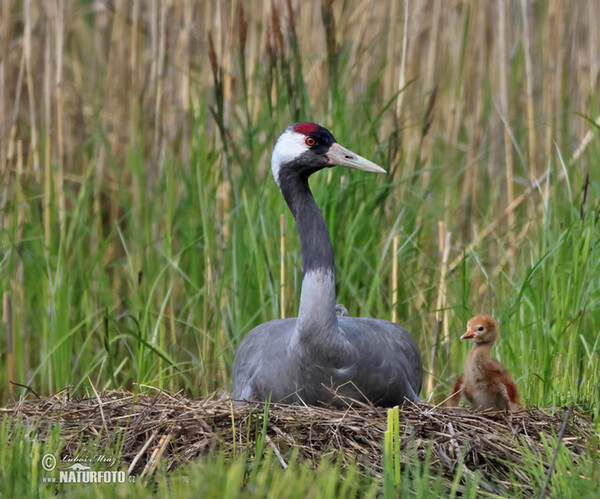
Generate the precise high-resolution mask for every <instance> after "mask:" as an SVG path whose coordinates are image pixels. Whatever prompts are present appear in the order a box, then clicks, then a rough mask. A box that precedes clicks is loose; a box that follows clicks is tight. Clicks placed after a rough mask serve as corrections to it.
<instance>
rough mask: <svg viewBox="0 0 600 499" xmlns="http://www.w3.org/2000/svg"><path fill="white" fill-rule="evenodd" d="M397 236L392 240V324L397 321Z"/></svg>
mask: <svg viewBox="0 0 600 499" xmlns="http://www.w3.org/2000/svg"><path fill="white" fill-rule="evenodd" d="M399 239H400V238H399V236H398V234H395V235H394V237H393V238H392V322H397V321H398V241H399Z"/></svg>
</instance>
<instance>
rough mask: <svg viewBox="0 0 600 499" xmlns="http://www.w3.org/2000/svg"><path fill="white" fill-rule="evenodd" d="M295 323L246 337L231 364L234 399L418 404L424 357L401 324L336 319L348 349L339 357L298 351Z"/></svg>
mask: <svg viewBox="0 0 600 499" xmlns="http://www.w3.org/2000/svg"><path fill="white" fill-rule="evenodd" d="M297 320H298V319H296V318H292V319H279V320H274V321H269V322H266V323H264V324H261V325H260V326H257V327H256V328H254V329H253V330H252V331H250V332H249V333H248V334H247V335H246V336H245V338H244V339H243V340H242V342H241V344H240V346H239V349H238V353H237V355H236V356H235V360H234V364H233V395H234V398H236V399H239V400H267V399H268V398H269V397H271V400H276V401H281V402H295V401H298V400H300V399H301V400H302V401H304V402H305V403H307V404H319V405H325V404H331V405H334V406H341V405H343V404H344V402H343V401H342V400H341V399H339V398H337V397H335V396H334V393H337V394H339V395H342V396H343V397H351V398H353V399H357V400H364V397H367V398H368V399H369V401H370V402H372V403H374V404H377V405H382V406H388V407H389V406H393V405H396V404H401V403H402V402H404V399H405V398H407V399H408V400H412V401H417V400H419V397H418V393H419V390H420V388H421V372H422V364H421V354H420V353H419V348H418V347H417V344H416V342H415V340H414V339H413V337H412V336H411V335H410V334H409V333H408V332H407V331H406V330H405V329H403V328H402V327H401V326H399V325H398V324H395V323H393V322H389V321H385V320H381V319H367V318H358V317H338V318H337V321H338V328H339V342H340V343H344V344H345V345H344V346H345V348H342V349H341V352H342V354H341V355H336V351H338V350H337V349H336V348H335V346H334V345H332V346H323V347H322V348H319V347H316V348H305V349H299V348H297V344H296V343H295V341H294V331H295V329H296V322H297ZM332 347H333V348H332ZM374 347H376V348H374Z"/></svg>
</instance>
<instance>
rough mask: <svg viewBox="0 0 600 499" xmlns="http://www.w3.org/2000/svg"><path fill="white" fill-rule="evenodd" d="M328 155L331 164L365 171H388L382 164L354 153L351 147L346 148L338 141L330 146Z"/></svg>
mask: <svg viewBox="0 0 600 499" xmlns="http://www.w3.org/2000/svg"><path fill="white" fill-rule="evenodd" d="M327 157H328V158H329V161H328V162H327V164H328V165H329V166H335V165H338V166H347V167H348V168H354V169H356V170H362V171H363V172H372V173H386V171H385V170H384V169H383V168H381V166H378V165H376V164H375V163H373V162H372V161H369V160H368V159H366V158H363V157H362V156H359V155H358V154H355V153H353V152H352V151H351V150H350V149H346V148H345V147H343V146H341V145H339V144H338V143H337V142H334V143H333V145H332V146H331V147H330V148H329V151H327Z"/></svg>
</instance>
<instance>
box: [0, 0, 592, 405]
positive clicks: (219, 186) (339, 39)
mask: <svg viewBox="0 0 600 499" xmlns="http://www.w3.org/2000/svg"><path fill="white" fill-rule="evenodd" d="M0 16H1V22H0V30H1V31H0V165H1V171H2V180H1V182H2V187H1V189H0V217H1V218H2V232H1V234H0V292H1V293H2V297H3V314H2V318H3V319H2V321H3V322H2V329H1V330H2V334H1V336H0V401H2V402H3V403H5V402H7V401H8V400H9V399H11V398H14V397H18V396H19V395H20V394H22V393H24V392H25V391H26V390H27V388H25V387H23V386H20V385H27V386H28V387H30V388H31V389H33V390H34V391H35V392H36V393H39V394H40V395H41V394H44V395H48V394H51V393H54V392H56V391H58V390H62V389H63V388H65V387H70V388H71V390H73V391H75V392H80V391H85V390H84V389H86V388H87V387H90V386H91V385H93V386H94V387H95V388H96V389H98V390H104V389H109V388H114V387H125V388H128V389H133V390H136V389H139V387H140V385H144V384H150V385H154V386H159V387H162V388H165V389H169V390H174V391H177V390H180V389H183V390H184V391H185V393H186V394H189V395H191V396H196V397H198V396H202V395H205V394H207V393H209V392H211V391H214V390H217V389H219V390H228V389H229V388H228V387H229V382H230V369H231V363H232V360H233V354H234V352H235V349H236V347H237V345H238V344H239V341H240V340H241V338H242V337H243V335H244V334H245V333H246V332H247V331H249V330H250V329H251V328H252V327H254V326H255V325H257V324H259V323H261V322H264V321H267V320H270V319H275V318H278V317H281V316H293V315H295V313H296V311H297V305H298V299H299V290H300V281H301V271H300V247H299V242H298V239H297V235H296V228H295V225H294V220H293V218H292V217H291V215H290V214H289V212H288V210H287V207H286V206H285V203H284V201H283V199H282V197H281V195H280V193H279V192H278V190H277V186H276V185H275V183H274V182H273V181H272V179H271V177H270V153H271V149H272V146H273V144H274V142H275V140H276V138H277V136H278V134H279V133H280V132H281V131H282V130H283V129H284V128H285V126H287V125H288V124H290V123H293V122H296V121H315V122H317V123H320V124H322V125H324V126H326V127H327V128H329V129H330V130H331V131H332V132H333V134H334V135H335V137H336V139H337V140H338V141H339V142H340V143H341V144H343V145H345V146H346V147H348V148H350V149H352V150H353V151H355V152H357V153H358V154H361V155H363V156H366V157H368V158H370V159H372V160H373V161H375V162H377V163H378V164H380V165H382V166H383V167H384V168H385V169H386V170H387V171H388V175H387V176H385V177H383V176H375V175H366V174H364V173H360V172H351V171H338V169H332V170H327V171H326V172H321V173H319V174H318V175H315V176H314V177H313V178H312V179H311V187H312V188H313V191H314V193H315V197H316V199H317V202H318V204H319V205H320V207H321V209H322V211H323V214H324V216H325V219H326V221H327V223H328V226H329V230H330V232H331V236H332V242H333V247H334V252H335V258H336V268H337V276H336V281H337V288H338V302H339V303H343V304H344V305H345V306H346V307H347V308H348V310H349V312H350V315H362V316H376V317H380V318H386V319H393V320H396V321H398V322H399V323H401V324H403V325H404V326H405V327H406V328H407V329H408V330H409V331H411V333H412V334H413V335H414V336H415V338H417V340H418V342H419V345H420V346H421V349H422V352H423V359H424V365H425V367H426V373H425V381H424V387H423V391H422V396H423V397H424V398H427V397H429V396H432V398H431V400H432V401H436V402H440V401H442V400H443V399H444V398H445V396H447V394H448V390H449V389H450V388H451V386H452V384H453V382H454V380H455V378H456V376H457V374H458V373H459V372H460V370H461V368H462V362H463V360H464V356H465V354H466V352H467V350H468V345H463V344H460V342H459V340H458V334H460V333H462V332H463V329H464V327H465V324H466V320H467V319H468V318H470V317H471V316H472V315H475V314H478V313H488V314H492V315H494V316H495V317H496V318H497V319H498V321H499V323H500V330H501V337H500V341H499V342H498V346H497V349H496V351H495V355H496V356H497V357H498V358H499V359H500V360H501V361H502V362H503V363H504V364H505V365H506V366H507V367H508V369H509V371H510V372H511V373H512V375H513V377H514V378H515V379H516V380H517V384H518V386H519V389H520V390H521V392H522V398H523V399H524V402H525V403H526V404H531V405H550V404H561V403H565V401H567V400H571V399H576V400H577V401H579V402H581V403H583V404H589V405H592V404H593V402H594V401H599V400H600V382H599V378H598V372H600V369H599V367H600V366H599V365H598V363H599V362H598V353H599V350H600V272H599V268H598V267H599V265H600V242H599V241H600V238H599V236H600V234H599V229H598V223H597V222H598V217H599V215H600V209H599V202H598V199H599V194H600V188H599V185H598V176H599V173H600V170H599V167H598V164H599V162H600V149H599V145H598V133H599V132H598V129H599V126H598V124H599V123H600V118H599V117H600V112H599V111H600V109H599V102H598V95H600V93H599V85H598V76H599V68H600V51H599V47H600V34H599V27H598V26H599V23H598V19H600V4H599V3H598V2H596V1H594V0H580V1H568V2H567V1H563V0H549V1H531V0H498V1H490V2H480V1H477V0H449V1H442V0H426V1H425V0H424V1H414V0H405V1H402V0H385V1H379V2H370V1H359V0H348V1H341V0H338V1H331V0H323V1H316V0H315V1H302V2H300V1H298V0H278V1H264V2H263V1H257V0H250V1H244V2H239V1H222V2H221V1H208V0H207V1H199V2H195V1H190V0H164V1H159V0H154V1H140V0H134V1H116V2H112V1H83V0H81V1H79V0H71V1H68V0H64V1H63V0H51V1H47V2H39V1H32V0H25V1H22V2H21V1H11V0H5V1H4V2H3V3H2V6H1V8H0ZM10 381H13V382H15V383H18V384H15V383H11V382H10ZM596 407H598V404H596Z"/></svg>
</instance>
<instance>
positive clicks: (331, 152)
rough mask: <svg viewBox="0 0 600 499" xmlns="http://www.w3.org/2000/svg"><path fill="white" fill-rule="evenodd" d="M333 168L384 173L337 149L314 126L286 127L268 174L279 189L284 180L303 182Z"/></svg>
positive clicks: (330, 138)
mask: <svg viewBox="0 0 600 499" xmlns="http://www.w3.org/2000/svg"><path fill="white" fill-rule="evenodd" d="M336 165H339V166H347V167H348V168H355V169H357V170H363V171H365V172H374V173H385V170H384V169H383V168H381V167H380V166H377V165H376V164H375V163H373V162H371V161H369V160H368V159H365V158H363V157H362V156H359V155H358V154H355V153H353V152H352V151H350V150H349V149H346V148H345V147H342V146H341V145H339V144H338V143H337V142H336V141H335V139H334V137H333V135H332V134H331V132H330V131H329V130H327V129H326V128H323V127H322V126H319V125H316V124H314V123H295V124H294V125H290V126H289V127H287V128H286V129H285V130H284V131H283V133H282V134H281V135H280V136H279V138H278V139H277V142H276V143H275V147H274V148H273V155H272V156H271V170H272V172H273V177H274V178H275V182H277V185H278V186H279V187H280V188H281V180H282V178H283V177H288V178H289V177H290V176H292V177H305V178H306V177H308V176H309V175H311V174H312V173H314V172H316V171H318V170H321V169H323V168H329V167H332V166H336Z"/></svg>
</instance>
